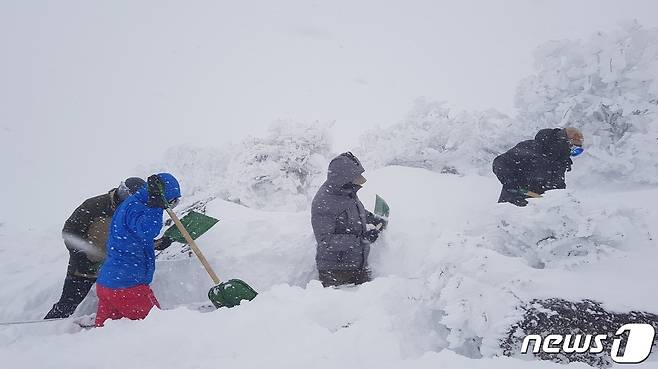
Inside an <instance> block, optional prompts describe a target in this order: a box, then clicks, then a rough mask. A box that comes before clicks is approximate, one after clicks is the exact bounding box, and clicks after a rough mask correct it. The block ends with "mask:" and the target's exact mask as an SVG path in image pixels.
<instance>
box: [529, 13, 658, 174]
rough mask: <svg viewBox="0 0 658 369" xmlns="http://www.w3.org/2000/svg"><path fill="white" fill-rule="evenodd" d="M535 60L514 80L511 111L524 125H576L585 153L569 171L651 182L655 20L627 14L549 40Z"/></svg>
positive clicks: (657, 104)
mask: <svg viewBox="0 0 658 369" xmlns="http://www.w3.org/2000/svg"><path fill="white" fill-rule="evenodd" d="M535 60H536V61H535V63H536V69H537V72H536V74H535V75H533V76H530V77H528V78H526V79H524V80H523V81H522V82H521V84H520V85H519V87H518V91H517V96H516V107H517V108H518V110H519V119H520V120H521V121H524V122H526V124H527V126H528V127H530V128H531V130H536V129H538V128H546V127H566V126H574V127H578V128H580V129H582V131H583V133H584V134H585V141H586V142H585V147H586V155H584V156H583V158H578V163H577V164H578V167H579V168H578V170H575V171H574V175H575V176H576V177H577V178H578V179H579V180H581V181H586V182H585V183H593V182H595V181H600V180H601V179H605V180H611V179H617V180H619V179H623V180H624V181H633V182H638V183H640V182H643V183H657V182H658V160H656V154H658V115H657V114H656V113H658V28H651V29H645V28H643V27H642V26H640V25H639V24H637V23H636V22H631V23H627V24H625V25H623V26H622V27H621V28H620V29H618V30H616V31H615V32H610V33H603V32H598V33H596V34H594V35H592V36H591V37H590V39H589V40H587V41H582V40H576V41H572V40H564V41H556V42H550V43H547V44H545V45H543V46H542V47H540V48H539V49H538V51H537V52H536V55H535ZM583 166H584V168H583ZM587 180H589V181H587Z"/></svg>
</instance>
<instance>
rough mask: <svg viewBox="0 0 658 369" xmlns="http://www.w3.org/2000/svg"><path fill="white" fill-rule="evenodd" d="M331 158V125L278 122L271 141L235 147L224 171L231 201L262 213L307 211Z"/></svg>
mask: <svg viewBox="0 0 658 369" xmlns="http://www.w3.org/2000/svg"><path fill="white" fill-rule="evenodd" d="M330 157H331V140H330V137H329V124H324V123H319V122H314V123H310V124H309V123H296V122H290V121H279V122H276V123H274V124H273V125H272V126H271V127H270V128H269V130H268V132H267V135H266V136H265V137H248V138H246V139H245V140H244V141H243V142H242V144H240V145H237V146H236V147H235V148H234V153H233V154H232V156H231V159H230V162H229V164H228V167H227V169H226V172H225V173H224V176H225V179H226V189H225V190H226V199H227V200H230V201H234V202H237V203H240V204H243V205H245V206H248V207H253V208H260V209H270V210H275V209H276V210H300V209H303V208H306V207H307V206H308V204H309V199H310V198H311V197H312V196H313V195H314V194H315V190H317V188H318V187H319V186H320V185H321V184H322V181H323V180H324V178H325V175H326V169H327V164H328V162H329V160H330Z"/></svg>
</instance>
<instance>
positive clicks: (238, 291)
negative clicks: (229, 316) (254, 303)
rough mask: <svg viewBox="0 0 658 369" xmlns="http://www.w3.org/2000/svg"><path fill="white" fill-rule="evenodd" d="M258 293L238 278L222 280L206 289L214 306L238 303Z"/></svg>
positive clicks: (252, 297)
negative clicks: (208, 289)
mask: <svg viewBox="0 0 658 369" xmlns="http://www.w3.org/2000/svg"><path fill="white" fill-rule="evenodd" d="M256 295H258V293H257V292H256V291H254V289H253V288H251V287H250V286H249V285H248V284H247V283H245V282H244V281H242V280H240V279H231V280H229V281H228V282H222V283H220V284H218V285H216V286H215V287H213V288H211V289H210V291H208V298H209V299H210V302H212V304H213V305H215V307H216V308H218V309H219V308H221V307H228V308H232V307H234V306H237V305H240V302H241V301H242V300H247V301H251V300H253V299H254V298H255V297H256Z"/></svg>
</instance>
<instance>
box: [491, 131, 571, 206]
mask: <svg viewBox="0 0 658 369" xmlns="http://www.w3.org/2000/svg"><path fill="white" fill-rule="evenodd" d="M570 151H571V150H570V145H569V140H568V138H567V135H566V132H565V131H564V130H563V129H559V128H555V129H542V130H540V131H539V132H538V133H537V135H536V136H535V139H534V140H528V141H523V142H520V143H519V144H517V145H516V146H514V147H513V148H511V149H510V150H508V151H507V152H505V153H503V154H501V155H499V156H497V157H496V158H495V159H494V161H493V172H494V173H495V174H496V176H497V177H498V179H499V180H500V182H501V183H502V184H503V190H502V192H501V194H500V198H499V199H498V202H511V203H513V204H515V205H519V206H524V205H526V204H527V201H526V200H525V199H526V198H527V196H526V195H524V194H523V192H524V191H532V192H535V193H538V194H543V193H544V192H546V191H548V190H554V189H563V188H566V187H567V185H566V183H565V181H564V176H565V173H566V172H567V171H570V170H571V165H572V164H573V162H572V161H571V158H570Z"/></svg>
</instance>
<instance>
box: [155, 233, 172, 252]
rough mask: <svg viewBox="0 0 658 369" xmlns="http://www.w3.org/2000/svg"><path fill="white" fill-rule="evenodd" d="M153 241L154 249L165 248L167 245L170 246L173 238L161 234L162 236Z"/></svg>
mask: <svg viewBox="0 0 658 369" xmlns="http://www.w3.org/2000/svg"><path fill="white" fill-rule="evenodd" d="M154 242H155V249H156V250H158V251H162V250H165V249H166V248H167V247H169V246H171V244H172V243H174V240H172V239H171V238H169V237H167V236H162V238H160V239H157V240H155V241H154Z"/></svg>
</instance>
